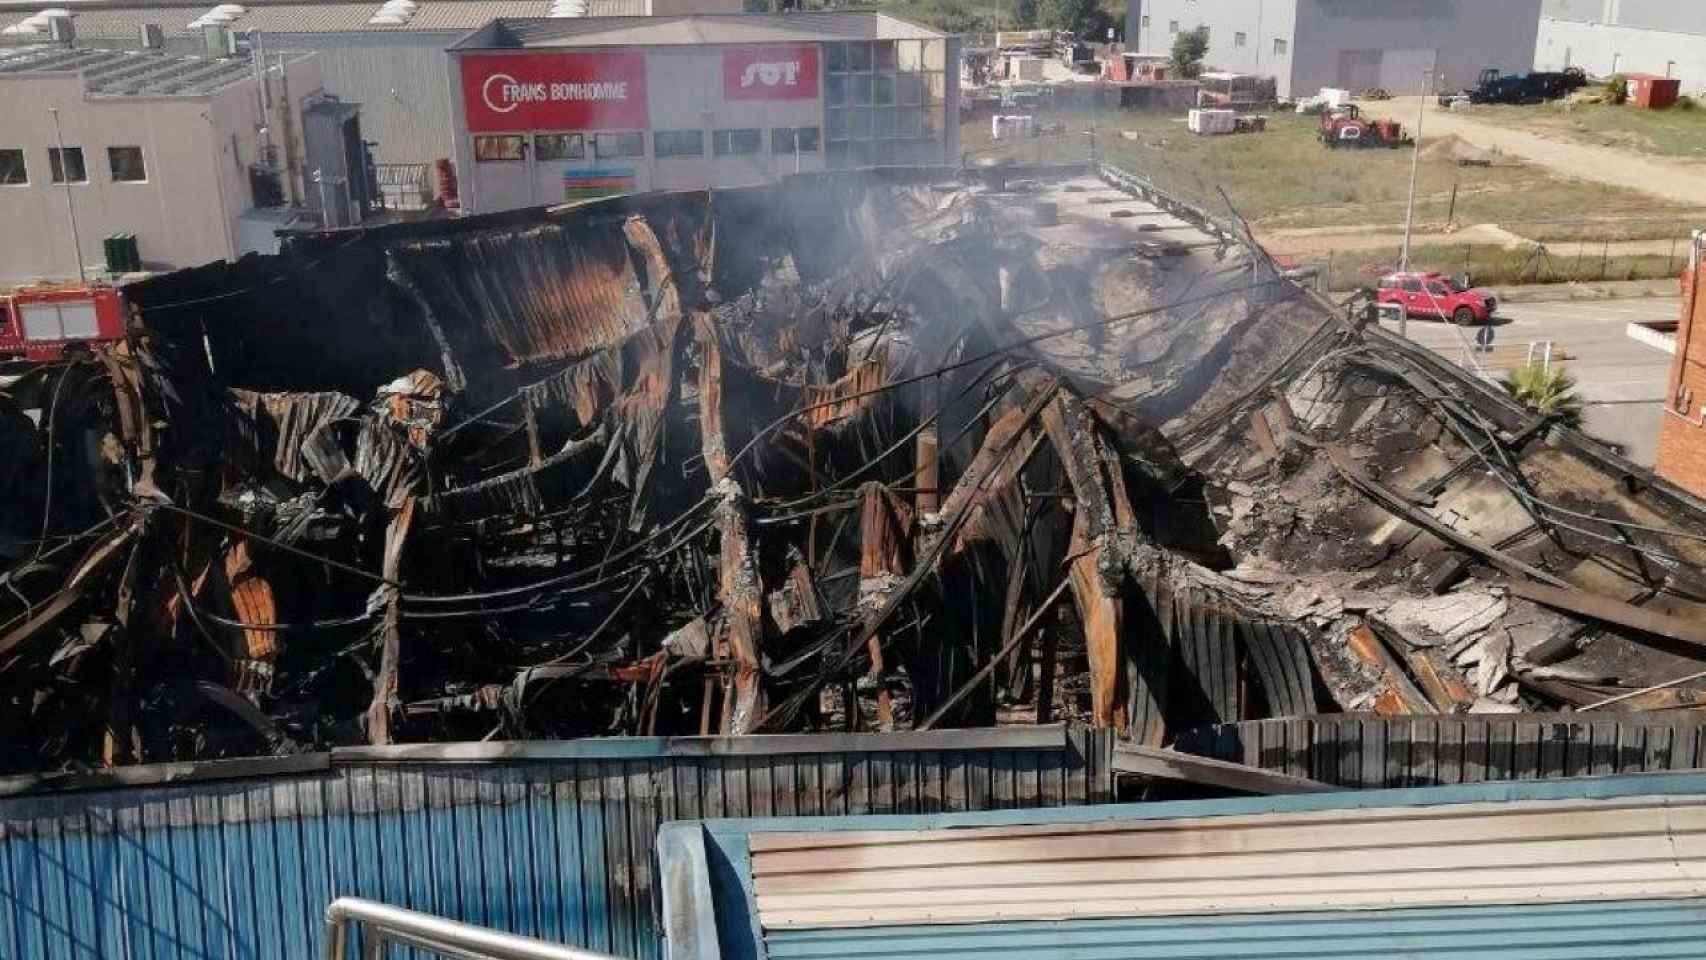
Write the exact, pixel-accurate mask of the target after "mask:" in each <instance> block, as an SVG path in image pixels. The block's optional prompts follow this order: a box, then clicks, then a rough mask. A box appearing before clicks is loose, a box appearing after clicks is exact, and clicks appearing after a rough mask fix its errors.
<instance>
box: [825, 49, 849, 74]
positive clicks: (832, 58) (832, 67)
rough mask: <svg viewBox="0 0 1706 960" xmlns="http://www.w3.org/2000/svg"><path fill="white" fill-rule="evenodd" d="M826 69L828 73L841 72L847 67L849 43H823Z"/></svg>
mask: <svg viewBox="0 0 1706 960" xmlns="http://www.w3.org/2000/svg"><path fill="white" fill-rule="evenodd" d="M823 60H824V65H825V66H824V69H825V71H826V72H828V73H841V72H842V71H844V70H846V69H847V44H845V43H826V44H824V45H823Z"/></svg>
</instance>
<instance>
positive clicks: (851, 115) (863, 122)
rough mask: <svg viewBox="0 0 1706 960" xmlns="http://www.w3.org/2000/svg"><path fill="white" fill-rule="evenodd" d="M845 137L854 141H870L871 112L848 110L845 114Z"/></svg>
mask: <svg viewBox="0 0 1706 960" xmlns="http://www.w3.org/2000/svg"><path fill="white" fill-rule="evenodd" d="M847 135H848V136H849V137H851V138H852V139H854V140H869V139H871V111H869V110H849V111H848V112H847Z"/></svg>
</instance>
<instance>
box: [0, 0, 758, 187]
mask: <svg viewBox="0 0 1706 960" xmlns="http://www.w3.org/2000/svg"><path fill="white" fill-rule="evenodd" d="M406 3H408V4H412V5H413V7H414V9H413V10H411V9H410V7H409V6H406V5H397V4H395V3H394V4H393V5H392V6H390V7H389V8H387V5H386V3H385V0H330V2H327V0H312V2H303V0H242V2H240V3H234V4H220V3H219V0H197V2H183V0H166V2H157V3H151V2H148V0H140V2H139V0H77V2H73V3H67V4H55V3H54V0H0V44H4V43H6V42H8V41H10V42H14V43H18V42H31V43H33V42H39V41H40V40H42V39H45V38H46V30H45V27H39V28H37V29H36V30H35V32H34V33H26V34H10V35H8V34H6V33H5V31H6V30H7V29H12V28H16V27H20V26H22V25H24V24H26V23H28V22H29V21H30V19H31V18H32V17H33V16H35V15H37V14H39V12H40V11H41V10H42V9H43V8H46V7H49V6H55V5H57V6H59V7H60V8H61V9H65V10H68V11H69V12H70V13H71V14H73V16H72V18H71V22H72V26H73V28H74V30H75V32H76V36H77V42H78V43H79V44H81V45H84V46H102V47H110V48H121V49H134V48H135V47H136V46H137V45H138V38H139V37H140V36H141V35H142V32H143V30H144V28H145V27H147V26H150V25H152V26H154V27H156V28H158V31H159V39H160V41H161V43H162V49H163V50H164V51H165V52H169V53H177V54H185V55H190V54H205V53H206V52H207V46H208V42H209V39H208V35H207V33H206V27H207V26H209V25H211V26H215V27H218V28H221V29H223V30H224V31H226V32H228V33H229V35H230V36H231V38H232V39H233V41H234V45H235V47H236V49H238V50H239V52H247V51H250V50H252V49H255V48H259V49H261V50H262V51H264V52H265V53H266V54H267V55H268V56H271V57H276V56H277V55H278V54H280V53H287V52H306V53H314V54H316V55H317V56H318V61H319V65H320V70H321V73H322V75H323V76H324V79H325V84H326V88H327V89H329V90H335V91H337V92H338V94H339V95H340V96H341V97H343V98H344V99H345V100H347V101H351V102H354V103H359V104H361V105H362V130H363V136H365V137H366V138H367V139H368V141H369V142H370V144H371V151H372V153H373V157H374V159H375V161H377V162H378V163H380V164H398V165H405V164H406V165H412V166H415V167H418V168H419V170H418V171H417V173H419V174H420V175H422V176H424V175H425V169H426V167H427V165H429V164H431V163H432V162H433V161H434V160H436V159H438V158H440V157H448V156H450V155H451V151H452V145H453V144H452V140H453V138H452V135H451V124H450V115H451V96H450V90H449V89H448V88H447V87H446V86H445V84H444V76H445V64H446V58H445V52H444V51H445V48H446V47H448V46H450V45H451V44H452V43H455V42H456V41H457V40H458V39H460V38H462V37H464V36H466V35H467V34H468V32H469V31H470V30H474V29H475V28H477V27H479V26H481V25H482V24H485V23H486V22H488V21H490V20H492V19H493V18H495V17H550V16H561V17H568V16H571V15H572V16H576V17H584V16H597V17H602V16H663V15H675V14H681V13H692V12H704V13H731V12H732V13H738V12H739V11H740V9H741V0H419V2H416V0H406ZM216 7H219V8H222V9H223V10H224V12H223V13H220V14H217V15H213V18H212V19H213V20H214V21H217V22H215V23H212V24H209V23H208V20H207V18H208V17H209V15H210V14H212V13H213V11H214V9H215V8H216ZM382 8H383V9H385V12H384V13H382V12H381V10H382ZM195 24H203V26H195ZM215 42H218V41H215Z"/></svg>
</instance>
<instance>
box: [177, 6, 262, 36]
mask: <svg viewBox="0 0 1706 960" xmlns="http://www.w3.org/2000/svg"><path fill="white" fill-rule="evenodd" d="M248 12H249V10H248V8H247V7H244V6H242V5H241V4H236V3H222V4H220V5H218V6H216V7H214V8H212V9H211V10H208V11H207V12H206V13H204V14H202V15H201V16H199V17H196V18H195V19H194V20H191V21H190V29H191V30H200V29H201V28H203V27H212V26H220V25H223V24H228V23H231V22H232V21H234V20H236V19H237V18H239V17H241V16H243V15H244V14H246V13H248Z"/></svg>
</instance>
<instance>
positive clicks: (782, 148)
mask: <svg viewBox="0 0 1706 960" xmlns="http://www.w3.org/2000/svg"><path fill="white" fill-rule="evenodd" d="M817 141H818V129H817V128H816V127H776V128H774V129H773V130H771V131H770V152H771V153H794V152H795V151H796V150H797V151H798V152H800V153H816V152H817Z"/></svg>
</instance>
